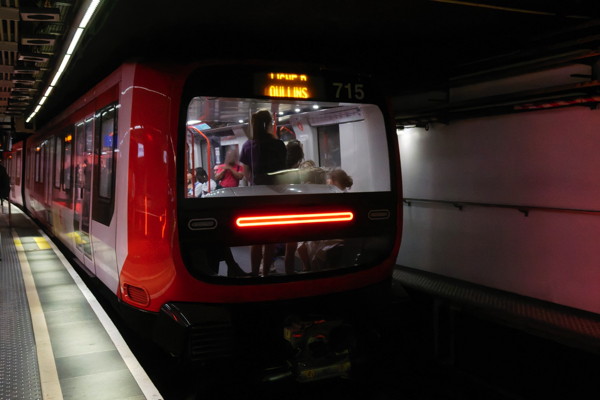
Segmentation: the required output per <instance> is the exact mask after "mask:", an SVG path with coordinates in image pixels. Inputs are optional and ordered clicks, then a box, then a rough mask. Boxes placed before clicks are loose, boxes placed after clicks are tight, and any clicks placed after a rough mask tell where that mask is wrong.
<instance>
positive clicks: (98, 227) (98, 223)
mask: <svg viewBox="0 0 600 400" xmlns="http://www.w3.org/2000/svg"><path fill="white" fill-rule="evenodd" d="M117 110H118V108H117V105H116V104H113V105H110V106H107V107H105V108H103V109H101V110H100V111H98V112H97V113H96V117H95V122H94V128H93V132H94V142H93V145H94V146H93V149H94V158H93V160H94V163H93V172H92V175H93V178H92V189H91V196H90V204H91V219H90V238H91V241H92V250H93V253H94V266H95V271H96V276H97V277H98V279H100V281H102V282H103V283H104V284H105V285H106V286H107V287H108V288H109V289H111V290H115V291H116V290H117V287H118V280H119V276H118V268H117V256H116V251H115V248H116V236H117V225H118V221H117V220H116V219H115V218H114V216H115V171H116V162H117V161H116V159H117V156H118V151H119V150H118V147H117V143H118V140H117V130H116V127H117Z"/></svg>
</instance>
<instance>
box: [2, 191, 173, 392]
mask: <svg viewBox="0 0 600 400" xmlns="http://www.w3.org/2000/svg"><path fill="white" fill-rule="evenodd" d="M9 207H10V213H9ZM0 240H1V246H0V252H1V253H0V257H1V261H0V321H1V323H0V400H9V399H10V400H16V399H27V400H29V399H56V400H59V399H94V400H100V399H127V400H138V399H161V398H162V396H161V395H160V393H159V392H158V390H157V389H156V387H155V386H154V384H153V383H152V381H151V380H150V379H149V378H148V376H147V374H146V373H145V371H144V370H143V369H142V367H141V366H140V364H139V363H138V361H137V359H136V358H135V356H134V355H133V354H132V352H131V351H130V349H129V347H128V346H127V344H126V343H125V341H124V340H123V338H122V337H121V335H120V334H119V331H118V330H117V328H116V327H115V326H114V324H113V323H112V321H111V320H110V318H109V317H108V316H107V314H106V313H105V312H104V310H103V308H102V307H101V305H100V304H99V303H98V302H97V300H96V299H95V297H94V296H93V295H92V294H91V292H90V291H89V289H88V288H87V287H86V285H85V283H84V282H83V281H82V280H81V278H80V276H79V275H78V274H77V273H76V272H75V270H73V268H72V266H71V265H70V264H69V262H68V261H67V260H66V258H65V257H64V256H63V255H62V254H61V253H60V251H59V250H58V249H57V248H56V247H55V246H54V244H53V243H52V242H51V240H50V239H49V238H48V237H47V236H46V235H45V234H44V233H43V232H42V231H41V230H40V229H39V228H38V226H37V225H36V224H35V223H34V222H33V221H32V220H31V219H29V217H28V216H27V215H25V214H24V213H23V212H22V211H21V210H20V209H18V208H17V207H15V206H14V205H13V206H10V205H9V204H8V203H7V202H6V201H5V202H4V204H3V207H2V214H0Z"/></svg>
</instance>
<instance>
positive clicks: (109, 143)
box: [98, 107, 116, 199]
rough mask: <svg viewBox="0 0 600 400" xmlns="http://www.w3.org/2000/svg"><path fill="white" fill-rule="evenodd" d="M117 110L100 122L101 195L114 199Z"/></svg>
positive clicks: (103, 117) (109, 112)
mask: <svg viewBox="0 0 600 400" xmlns="http://www.w3.org/2000/svg"><path fill="white" fill-rule="evenodd" d="M115 139H116V135H115V108H114V107H112V108H110V109H109V110H107V111H105V112H103V113H102V116H101V122H100V141H99V143H98V145H99V147H100V176H99V195H100V197H103V198H105V199H110V198H112V187H113V182H114V179H113V171H114V169H113V168H114V152H115Z"/></svg>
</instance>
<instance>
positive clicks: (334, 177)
mask: <svg viewBox="0 0 600 400" xmlns="http://www.w3.org/2000/svg"><path fill="white" fill-rule="evenodd" d="M327 183H328V184H329V185H334V186H336V187H337V188H338V189H340V190H341V191H342V192H347V191H348V190H350V188H352V185H353V184H354V181H353V180H352V177H350V176H349V175H348V174H347V173H346V171H344V170H343V169H334V170H333V171H331V172H330V173H329V178H328V179H327Z"/></svg>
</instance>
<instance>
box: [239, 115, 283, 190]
mask: <svg viewBox="0 0 600 400" xmlns="http://www.w3.org/2000/svg"><path fill="white" fill-rule="evenodd" d="M251 128H252V140H248V141H246V143H244V145H243V146H242V153H241V155H240V161H241V162H242V164H243V166H244V174H245V176H246V179H247V180H248V182H249V183H250V184H253V185H268V184H269V183H270V181H269V176H268V173H269V172H275V171H280V170H282V169H285V161H286V149H285V144H283V142H282V141H281V140H279V139H277V138H276V137H275V132H274V130H273V117H272V116H271V113H270V112H269V111H268V110H260V111H257V112H256V113H254V114H252V120H251Z"/></svg>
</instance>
